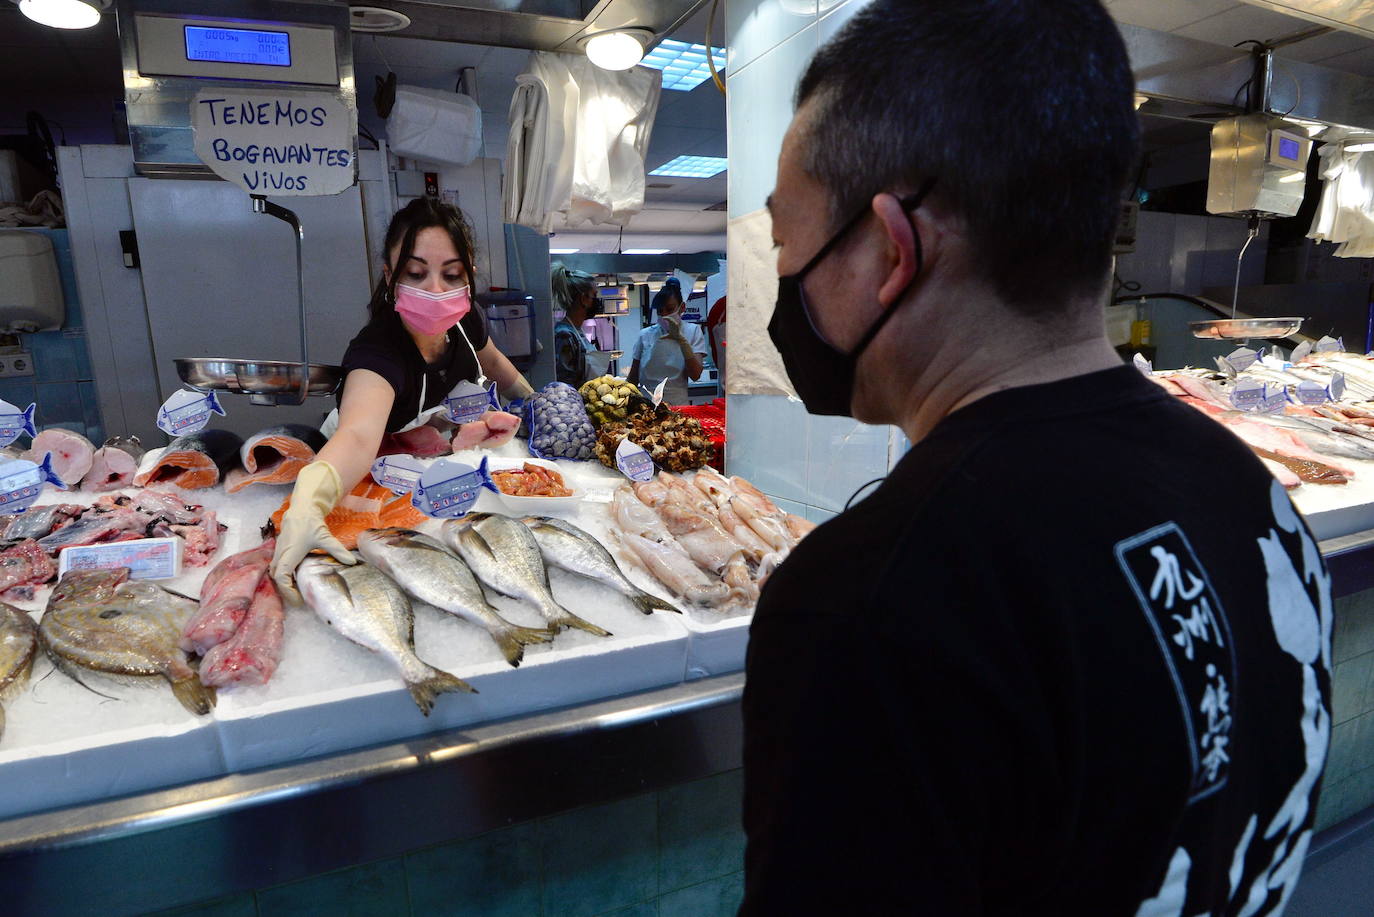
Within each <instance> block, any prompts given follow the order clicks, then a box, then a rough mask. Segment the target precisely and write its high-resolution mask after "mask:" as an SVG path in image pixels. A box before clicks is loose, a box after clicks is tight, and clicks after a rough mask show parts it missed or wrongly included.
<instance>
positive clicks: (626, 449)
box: [615, 437, 654, 481]
mask: <svg viewBox="0 0 1374 917" xmlns="http://www.w3.org/2000/svg"><path fill="white" fill-rule="evenodd" d="M615 467H617V468H619V469H620V473H621V474H623V475H625V477H627V478H629V479H630V480H631V481H651V480H653V477H654V460H653V459H652V458H650V457H649V453H648V452H645V451H644V447H643V446H640V445H638V444H636V443H634V442H631V441H630V439H629V437H626V438H625V439H622V440H621V441H620V445H619V446H617V447H616V449H615Z"/></svg>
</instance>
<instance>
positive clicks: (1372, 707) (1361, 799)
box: [1316, 590, 1374, 830]
mask: <svg viewBox="0 0 1374 917" xmlns="http://www.w3.org/2000/svg"><path fill="white" fill-rule="evenodd" d="M1331 662H1332V668H1331V721H1332V727H1331V751H1330V753H1329V754H1328V755H1327V759H1326V773H1325V775H1324V777H1323V778H1322V793H1321V799H1319V800H1318V802H1317V825H1316V826H1317V830H1321V829H1322V828H1327V827H1330V826H1331V825H1334V824H1337V823H1338V822H1341V821H1344V820H1345V819H1347V818H1349V817H1350V816H1352V815H1354V814H1356V813H1357V812H1361V811H1363V810H1365V809H1367V808H1369V807H1370V806H1374V590H1367V591H1365V592H1358V593H1356V594H1354V595H1349V596H1344V597H1343V598H1339V599H1337V600H1336V607H1335V622H1334V628H1333V633H1332V640H1331Z"/></svg>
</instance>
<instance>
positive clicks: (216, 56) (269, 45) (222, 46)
mask: <svg viewBox="0 0 1374 917" xmlns="http://www.w3.org/2000/svg"><path fill="white" fill-rule="evenodd" d="M186 59H187V60H203V61H216V62H218V63H222V64H257V65H259V66H262V67H290V66H291V36H290V35H288V34H286V33H285V32H263V31H259V30H257V29H209V28H206V27H204V26H198V25H188V26H186Z"/></svg>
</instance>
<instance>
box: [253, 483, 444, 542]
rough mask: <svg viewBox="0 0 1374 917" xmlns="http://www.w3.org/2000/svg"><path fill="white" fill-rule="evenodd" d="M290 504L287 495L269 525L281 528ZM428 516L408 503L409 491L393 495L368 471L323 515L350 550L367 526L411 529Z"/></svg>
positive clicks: (331, 530)
mask: <svg viewBox="0 0 1374 917" xmlns="http://www.w3.org/2000/svg"><path fill="white" fill-rule="evenodd" d="M290 505H291V498H290V497H287V498H286V499H285V500H284V501H282V505H281V506H279V507H277V511H276V512H275V513H273V514H272V527H273V529H274V530H275V531H278V532H280V531H281V517H282V515H283V514H284V513H285V512H286V510H287V508H288V507H289V506H290ZM428 518H429V517H428V516H426V515H425V514H424V513H422V512H420V511H419V510H418V509H416V508H415V507H413V506H411V504H410V494H403V495H401V496H399V497H398V496H396V495H395V494H394V493H392V492H391V491H390V490H388V489H387V488H385V487H383V486H381V485H380V484H378V483H377V482H375V481H373V480H372V476H371V475H368V476H366V477H364V478H363V479H362V480H361V481H359V482H358V484H357V486H356V487H354V488H353V490H352V492H351V493H349V494H348V495H347V496H345V497H344V498H343V499H342V500H340V501H339V505H338V506H336V507H334V509H333V510H331V511H330V513H329V515H328V516H326V517H325V519H324V524H325V525H327V526H328V527H329V531H330V532H331V533H332V534H333V535H334V537H335V538H337V539H339V541H341V542H343V545H344V547H346V548H348V549H349V550H350V551H351V550H353V549H354V548H356V547H357V546H358V536H359V535H361V534H362V533H363V532H366V531H368V530H369V529H385V528H392V527H396V528H403V529H413V528H415V527H416V526H417V525H419V524H420V523H422V522H424V521H425V520H426V519H428Z"/></svg>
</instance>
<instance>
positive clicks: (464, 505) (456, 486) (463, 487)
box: [410, 458, 499, 519]
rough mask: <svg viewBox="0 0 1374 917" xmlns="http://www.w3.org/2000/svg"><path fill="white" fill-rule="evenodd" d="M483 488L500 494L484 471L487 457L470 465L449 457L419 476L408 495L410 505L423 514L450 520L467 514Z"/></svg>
mask: <svg viewBox="0 0 1374 917" xmlns="http://www.w3.org/2000/svg"><path fill="white" fill-rule="evenodd" d="M483 487H485V488H486V489H487V490H490V491H491V492H492V493H499V491H498V490H497V488H496V484H495V482H493V481H492V479H491V474H489V473H488V472H487V460H486V459H485V458H483V459H482V464H480V465H478V466H477V467H476V468H473V467H472V466H471V465H464V464H462V463H461V462H455V461H453V460H451V459H440V460H439V461H437V462H435V463H434V464H433V465H431V466H429V468H428V469H426V471H425V473H424V474H422V475H420V486H419V487H418V488H417V489H416V490H415V493H414V495H413V496H412V497H411V498H410V504H411V505H412V506H414V507H415V508H416V509H418V510H419V511H420V512H422V513H424V514H425V515H426V516H434V517H435V518H438V519H453V518H455V517H457V516H463V515H466V514H467V511H468V510H470V509H472V506H473V504H474V503H476V502H477V498H478V497H479V496H481V495H482V488H483Z"/></svg>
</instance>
